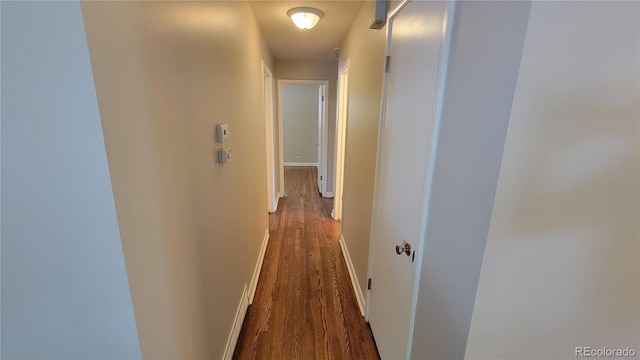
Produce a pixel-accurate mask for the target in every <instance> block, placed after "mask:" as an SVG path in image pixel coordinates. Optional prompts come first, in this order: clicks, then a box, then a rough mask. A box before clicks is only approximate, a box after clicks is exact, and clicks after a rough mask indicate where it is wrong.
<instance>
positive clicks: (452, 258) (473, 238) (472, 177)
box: [411, 1, 530, 359]
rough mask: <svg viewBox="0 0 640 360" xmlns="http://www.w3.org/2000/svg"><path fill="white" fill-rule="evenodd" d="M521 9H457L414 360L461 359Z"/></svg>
mask: <svg viewBox="0 0 640 360" xmlns="http://www.w3.org/2000/svg"><path fill="white" fill-rule="evenodd" d="M529 5H530V3H529V2H526V1H513V2H507V1H464V2H459V3H458V4H457V8H456V15H455V16H454V18H453V21H454V23H453V27H454V29H453V33H452V42H451V49H450V55H449V61H448V70H447V75H446V84H445V92H444V99H443V105H442V106H443V108H442V118H441V124H440V130H439V135H438V145H437V150H436V151H437V156H436V160H435V165H434V169H433V179H432V188H431V196H430V204H429V220H428V224H427V232H426V239H425V242H424V245H423V249H422V253H423V258H422V268H421V273H420V284H419V291H418V300H417V310H416V318H415V328H414V333H413V334H414V335H413V347H412V352H411V357H412V358H414V359H460V358H462V357H463V356H464V352H465V346H466V340H467V334H468V331H469V324H470V322H471V315H472V310H473V303H474V298H475V292H476V287H477V281H478V276H479V273H480V266H481V262H482V254H483V250H484V245H485V241H486V239H487V232H488V229H489V222H490V219H491V208H492V205H493V199H494V194H495V189H496V184H497V179H498V173H499V169H500V160H501V158H502V149H503V145H504V139H505V134H506V131H507V124H508V121H509V113H510V110H511V103H512V100H513V90H514V88H515V83H516V78H517V75H518V67H519V65H520V54H521V51H522V44H523V41H524V35H525V31H526V26H527V19H528V14H529ZM451 20H452V19H449V21H451Z"/></svg>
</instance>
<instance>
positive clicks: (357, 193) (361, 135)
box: [340, 2, 386, 291]
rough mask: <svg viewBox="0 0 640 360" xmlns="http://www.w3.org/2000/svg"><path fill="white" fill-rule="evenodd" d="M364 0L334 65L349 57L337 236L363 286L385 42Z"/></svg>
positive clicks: (365, 280)
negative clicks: (341, 238) (371, 22)
mask: <svg viewBox="0 0 640 360" xmlns="http://www.w3.org/2000/svg"><path fill="white" fill-rule="evenodd" d="M374 4H375V3H373V2H366V3H365V4H364V5H363V6H362V9H361V10H360V12H359V13H358V16H357V17H356V18H355V20H354V22H353V24H352V25H351V28H350V29H349V32H348V33H347V36H346V37H345V40H344V43H343V44H342V46H341V48H340V66H342V65H343V64H344V63H345V62H346V61H347V60H348V61H349V84H348V86H349V89H348V91H349V99H348V105H347V106H348V114H347V133H346V139H345V165H344V194H343V205H342V235H343V236H344V239H345V243H346V245H347V247H348V249H349V254H350V255H351V261H352V262H353V266H354V269H355V272H356V276H357V278H358V283H359V284H360V288H361V289H362V290H363V291H365V289H366V288H367V272H368V270H367V269H368V262H369V238H370V237H369V236H370V230H371V211H372V206H373V185H374V179H375V171H376V156H377V153H378V150H377V148H378V128H379V125H380V102H381V99H382V78H383V74H384V59H385V46H386V30H385V29H381V30H371V29H369V26H368V25H369V19H370V15H371V11H372V8H371V7H372V6H373V5H374Z"/></svg>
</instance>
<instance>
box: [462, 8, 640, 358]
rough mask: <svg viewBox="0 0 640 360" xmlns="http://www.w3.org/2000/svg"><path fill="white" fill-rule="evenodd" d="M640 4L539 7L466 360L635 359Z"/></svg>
mask: <svg viewBox="0 0 640 360" xmlns="http://www.w3.org/2000/svg"><path fill="white" fill-rule="evenodd" d="M639 16H640V5H639V4H638V3H637V2H534V3H533V5H532V7H531V15H530V18H529V28H528V30H527V36H526V41H525V46H524V51H523V54H522V64H521V66H520V74H519V77H518V82H517V87H516V91H515V99H514V102H513V110H512V113H511V120H510V123H509V130H508V133H507V140H506V144H505V148H504V158H503V160H502V169H501V171H500V178H499V183H498V189H497V193H496V199H495V206H494V209H493V216H492V219H491V227H490V230H489V238H488V240H487V245H486V250H485V254H484V260H483V264H482V272H481V275H480V281H479V284H478V292H477V296H476V301H475V307H474V314H473V321H472V323H471V331H470V334H469V340H468V345H467V350H466V357H467V358H469V359H478V358H494V359H495V358H509V359H516V358H520V359H525V358H527V359H533V358H535V359H570V358H575V357H576V356H575V355H576V353H575V348H576V347H588V346H590V347H593V348H602V347H607V348H610V349H611V348H621V349H625V348H627V347H630V348H633V349H635V351H636V356H638V355H637V353H638V352H639V351H640V336H639V335H640V329H639V323H640V322H639V314H640V295H639V282H638V274H639V270H640V269H639V266H638V263H639V261H640V258H639V256H638V254H639V250H640V249H639V247H638V245H639V244H638V243H639V239H640V233H639V225H640V224H639V219H640V212H639V204H640V201H639V200H640V198H639V195H640V193H639V189H638V186H639V185H638V184H640V178H639V162H640V159H639V156H640V149H639V144H640V139H639V132H640V131H639V130H640V129H639V119H640V110H639V107H640V103H639V99H640V89H639V86H640V84H639V82H638V79H639V78H640V73H639V66H638V64H640V17H639Z"/></svg>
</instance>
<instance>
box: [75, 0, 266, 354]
mask: <svg viewBox="0 0 640 360" xmlns="http://www.w3.org/2000/svg"><path fill="white" fill-rule="evenodd" d="M83 12H84V17H85V25H86V31H87V38H88V43H89V50H90V54H91V59H92V65H93V71H94V78H95V83H96V89H97V94H98V103H99V107H100V113H101V117H102V124H103V127H104V133H105V142H106V147H107V155H108V160H109V167H110V171H111V178H112V181H113V189H114V196H115V202H116V210H117V215H118V222H119V226H120V231H121V234H122V242H123V247H124V254H125V260H126V265H127V270H128V274H129V280H130V284H131V292H132V298H133V305H134V310H135V316H136V322H137V326H138V331H139V337H140V345H141V350H142V354H143V356H144V357H145V358H220V357H221V356H222V354H223V351H224V346H225V343H226V340H227V337H228V335H229V332H230V330H231V326H232V322H233V319H234V315H235V312H236V309H237V306H238V303H239V301H240V298H241V294H242V290H243V287H244V286H245V284H248V283H249V282H250V280H251V275H252V272H253V269H254V266H255V263H256V260H257V257H258V252H259V248H260V244H261V241H262V239H263V236H264V233H265V230H266V229H267V216H266V203H265V199H266V194H265V157H264V140H263V139H264V106H263V95H262V69H261V62H260V60H261V59H262V58H263V57H265V56H266V57H267V59H265V60H267V63H272V61H271V59H269V57H270V55H269V52H268V50H266V49H265V48H264V42H263V40H262V38H261V35H260V32H259V29H258V27H257V24H256V21H255V19H254V16H253V13H252V12H251V10H250V8H249V5H248V4H247V3H246V2H234V1H230V2H206V3H205V2H194V3H192V2H86V3H84V4H83ZM221 122H225V123H228V124H229V126H230V130H231V136H230V140H229V141H228V143H227V144H225V146H228V147H230V148H232V149H233V160H232V162H231V163H229V164H227V165H224V166H223V165H219V164H217V163H216V160H215V159H216V155H215V152H216V150H217V149H218V148H219V147H220V146H219V145H218V144H216V143H215V142H214V140H213V129H214V126H215V124H216V123H221Z"/></svg>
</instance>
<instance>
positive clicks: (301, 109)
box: [280, 84, 320, 163]
mask: <svg viewBox="0 0 640 360" xmlns="http://www.w3.org/2000/svg"><path fill="white" fill-rule="evenodd" d="M319 89H320V86H318V85H303V84H300V85H294V84H282V85H281V88H280V95H281V99H280V104H282V108H281V111H282V133H283V139H282V145H283V149H284V161H285V163H288V162H302V163H317V162H318V148H319V147H318V145H317V144H318V110H319V104H318V92H319Z"/></svg>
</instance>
